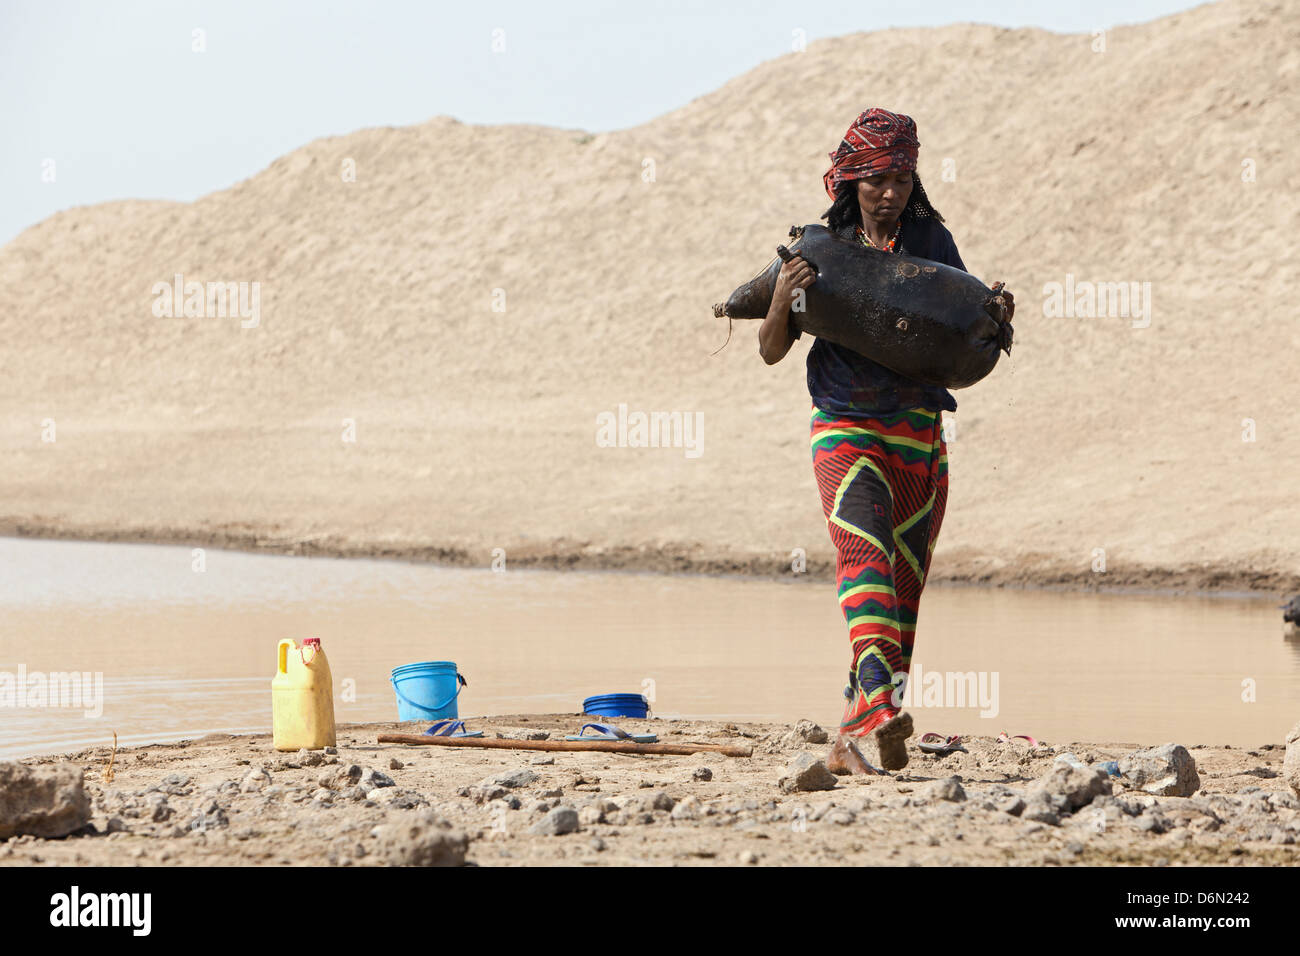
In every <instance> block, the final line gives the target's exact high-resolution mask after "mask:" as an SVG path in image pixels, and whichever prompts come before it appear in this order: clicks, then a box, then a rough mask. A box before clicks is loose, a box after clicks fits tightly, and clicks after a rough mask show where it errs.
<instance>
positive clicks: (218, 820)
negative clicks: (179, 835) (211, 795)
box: [182, 800, 230, 833]
mask: <svg viewBox="0 0 1300 956" xmlns="http://www.w3.org/2000/svg"><path fill="white" fill-rule="evenodd" d="M229 825H230V820H229V819H228V818H227V817H226V811H225V810H224V809H223V808H222V806H221V805H220V804H219V803H217V801H215V800H206V801H201V802H200V803H199V805H198V807H197V808H196V809H195V811H194V815H193V816H192V817H190V822H189V829H190V830H191V831H198V832H200V833H201V832H203V831H205V830H218V829H221V828H223V827H227V826H229ZM182 832H183V831H182Z"/></svg>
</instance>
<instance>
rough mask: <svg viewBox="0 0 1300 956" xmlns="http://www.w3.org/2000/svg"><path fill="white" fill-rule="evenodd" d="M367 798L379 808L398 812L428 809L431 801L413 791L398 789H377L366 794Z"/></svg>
mask: <svg viewBox="0 0 1300 956" xmlns="http://www.w3.org/2000/svg"><path fill="white" fill-rule="evenodd" d="M358 789H360V788H358ZM363 792H364V791H363ZM365 797H366V799H367V800H368V801H370V802H372V803H375V804H376V805H378V806H381V807H392V808H393V809H396V810H414V809H415V808H416V807H427V806H428V805H429V801H428V800H426V799H424V797H422V796H420V794H418V793H415V792H414V791H411V790H402V789H400V788H398V787H385V788H383V789H378V788H377V789H374V790H371V791H369V792H368V793H366V794H365Z"/></svg>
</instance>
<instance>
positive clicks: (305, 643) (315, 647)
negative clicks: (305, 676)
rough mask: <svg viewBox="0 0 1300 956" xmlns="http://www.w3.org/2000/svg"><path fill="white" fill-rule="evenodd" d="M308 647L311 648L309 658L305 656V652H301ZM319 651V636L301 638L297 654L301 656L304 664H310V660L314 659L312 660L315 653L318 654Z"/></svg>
mask: <svg viewBox="0 0 1300 956" xmlns="http://www.w3.org/2000/svg"><path fill="white" fill-rule="evenodd" d="M309 647H310V648H311V657H310V658H309V657H307V656H306V654H304V653H303V652H304V651H306V650H307V648H309ZM319 653H320V638H319V637H304V638H303V639H302V647H300V648H299V649H298V656H299V657H301V658H302V662H303V663H304V664H310V663H311V662H312V661H314V660H315V659H316V655H317V654H319Z"/></svg>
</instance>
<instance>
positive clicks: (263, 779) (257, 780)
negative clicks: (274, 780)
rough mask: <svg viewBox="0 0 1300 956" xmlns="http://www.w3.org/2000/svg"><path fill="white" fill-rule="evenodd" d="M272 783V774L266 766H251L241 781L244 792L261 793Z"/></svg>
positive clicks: (240, 785)
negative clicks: (267, 770)
mask: <svg viewBox="0 0 1300 956" xmlns="http://www.w3.org/2000/svg"><path fill="white" fill-rule="evenodd" d="M270 785H271V775H270V774H269V773H267V772H266V769H265V768H264V767H250V768H249V771H248V773H246V774H244V779H243V780H241V781H240V782H239V789H240V791H241V792H242V793H259V792H261V791H262V790H265V789H266V788H267V787H269V786H270Z"/></svg>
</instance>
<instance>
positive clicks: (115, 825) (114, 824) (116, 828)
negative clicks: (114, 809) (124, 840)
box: [104, 817, 128, 833]
mask: <svg viewBox="0 0 1300 956" xmlns="http://www.w3.org/2000/svg"><path fill="white" fill-rule="evenodd" d="M127 829H128V827H127V825H126V821H125V820H123V819H122V818H121V817H109V818H108V822H107V823H105V824H104V832H105V833H125V832H127Z"/></svg>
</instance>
